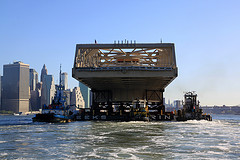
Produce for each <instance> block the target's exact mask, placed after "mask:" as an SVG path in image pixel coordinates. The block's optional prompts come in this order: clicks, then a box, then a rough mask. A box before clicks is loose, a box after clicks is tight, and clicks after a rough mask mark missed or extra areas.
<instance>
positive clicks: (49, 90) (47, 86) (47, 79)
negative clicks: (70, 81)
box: [41, 75, 55, 105]
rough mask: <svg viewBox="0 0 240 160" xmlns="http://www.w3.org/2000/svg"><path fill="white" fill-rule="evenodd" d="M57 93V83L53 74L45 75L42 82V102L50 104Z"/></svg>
mask: <svg viewBox="0 0 240 160" xmlns="http://www.w3.org/2000/svg"><path fill="white" fill-rule="evenodd" d="M54 95H55V84H54V78H53V76H52V75H44V77H43V82H42V92H41V104H42V105H44V104H45V105H49V104H51V103H52V100H53V99H54Z"/></svg>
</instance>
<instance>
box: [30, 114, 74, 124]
mask: <svg viewBox="0 0 240 160" xmlns="http://www.w3.org/2000/svg"><path fill="white" fill-rule="evenodd" d="M32 120H33V122H48V123H66V122H72V121H73V119H72V118H70V117H67V116H60V115H56V114H52V113H50V114H36V115H35V117H33V118H32Z"/></svg>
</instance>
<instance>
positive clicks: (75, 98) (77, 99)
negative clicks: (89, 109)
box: [71, 87, 85, 108]
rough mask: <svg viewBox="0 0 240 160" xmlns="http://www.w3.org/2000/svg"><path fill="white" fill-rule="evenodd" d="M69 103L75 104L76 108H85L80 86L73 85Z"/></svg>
mask: <svg viewBox="0 0 240 160" xmlns="http://www.w3.org/2000/svg"><path fill="white" fill-rule="evenodd" d="M71 105H75V106H77V107H78V108H85V102H84V100H83V96H82V93H81V90H80V87H75V88H74V89H73V91H72V92H71Z"/></svg>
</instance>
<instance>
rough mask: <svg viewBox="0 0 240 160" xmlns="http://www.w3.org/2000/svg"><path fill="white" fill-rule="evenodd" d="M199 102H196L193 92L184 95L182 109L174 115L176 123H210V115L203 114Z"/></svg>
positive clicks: (195, 95)
mask: <svg viewBox="0 0 240 160" xmlns="http://www.w3.org/2000/svg"><path fill="white" fill-rule="evenodd" d="M199 103H200V102H199V101H198V100H197V94H196V93H195V92H187V93H186V94H185V95H184V103H183V109H182V110H178V113H177V114H176V120H177V121H187V120H208V121H212V117H211V116H210V115H206V114H203V111H202V109H200V107H199Z"/></svg>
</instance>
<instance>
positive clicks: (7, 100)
mask: <svg viewBox="0 0 240 160" xmlns="http://www.w3.org/2000/svg"><path fill="white" fill-rule="evenodd" d="M2 88H3V92H2V110H6V111H13V112H14V113H19V112H23V113H25V112H28V111H29V98H30V95H29V65H28V64H24V63H22V62H14V63H13V64H6V65H3V79H2Z"/></svg>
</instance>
